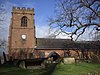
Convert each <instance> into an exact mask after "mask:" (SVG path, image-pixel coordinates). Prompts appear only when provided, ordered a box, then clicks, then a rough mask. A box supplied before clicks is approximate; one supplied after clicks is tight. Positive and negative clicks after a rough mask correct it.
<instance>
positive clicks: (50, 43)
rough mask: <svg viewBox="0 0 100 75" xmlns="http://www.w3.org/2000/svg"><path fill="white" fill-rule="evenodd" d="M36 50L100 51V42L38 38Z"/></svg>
mask: <svg viewBox="0 0 100 75" xmlns="http://www.w3.org/2000/svg"><path fill="white" fill-rule="evenodd" d="M36 49H38V50H41V49H47V50H50V49H62V50H66V49H100V41H97V42H96V41H76V42H75V41H71V40H70V39H54V38H37V47H36Z"/></svg>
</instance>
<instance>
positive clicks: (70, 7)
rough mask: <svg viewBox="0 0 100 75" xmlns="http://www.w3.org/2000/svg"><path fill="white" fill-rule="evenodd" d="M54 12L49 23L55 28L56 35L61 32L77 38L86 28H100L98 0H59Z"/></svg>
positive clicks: (99, 0) (99, 3)
mask: <svg viewBox="0 0 100 75" xmlns="http://www.w3.org/2000/svg"><path fill="white" fill-rule="evenodd" d="M55 13H56V15H55V17H51V18H49V25H50V27H51V28H56V31H55V34H56V35H59V34H60V33H62V32H63V33H65V34H67V35H68V36H69V37H70V38H71V39H72V40H73V38H74V36H75V37H76V38H75V40H77V39H78V37H80V36H81V35H82V34H83V33H85V31H86V29H88V28H90V29H91V30H98V29H99V28H100V0H59V1H58V2H57V6H56V11H55Z"/></svg>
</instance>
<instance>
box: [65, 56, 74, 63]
mask: <svg viewBox="0 0 100 75" xmlns="http://www.w3.org/2000/svg"><path fill="white" fill-rule="evenodd" d="M63 61H64V63H65V64H72V63H75V58H73V57H69V58H63Z"/></svg>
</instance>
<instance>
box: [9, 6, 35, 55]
mask: <svg viewBox="0 0 100 75" xmlns="http://www.w3.org/2000/svg"><path fill="white" fill-rule="evenodd" d="M35 45H36V37H35V23H34V9H30V8H27V9H26V8H25V7H23V8H20V7H17V8H16V7H13V8H12V18H11V22H10V28H9V37H8V52H9V54H11V55H12V54H14V53H15V54H16V53H18V52H19V51H20V50H21V51H24V52H27V53H28V52H32V51H33V50H34V48H35Z"/></svg>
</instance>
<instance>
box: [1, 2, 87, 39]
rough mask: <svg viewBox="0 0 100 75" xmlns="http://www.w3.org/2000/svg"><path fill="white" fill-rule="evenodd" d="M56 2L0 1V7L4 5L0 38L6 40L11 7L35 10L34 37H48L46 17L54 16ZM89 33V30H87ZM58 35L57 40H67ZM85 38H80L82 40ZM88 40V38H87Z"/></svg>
mask: <svg viewBox="0 0 100 75" xmlns="http://www.w3.org/2000/svg"><path fill="white" fill-rule="evenodd" d="M55 4H56V0H0V6H1V5H4V8H5V10H6V14H5V15H4V16H5V21H4V22H3V23H2V27H3V28H4V29H0V36H1V37H0V38H5V39H7V38H8V30H9V25H10V18H11V11H12V7H13V6H16V7H21V8H22V7H26V8H28V7H30V8H34V9H35V26H36V37H38V38H43V37H47V36H48V35H49V26H48V22H47V20H48V17H51V16H54V15H55V13H54V10H55ZM0 16H2V14H0ZM88 31H89V30H88ZM63 35H64V34H62V35H59V36H58V38H67V36H65V35H64V36H63ZM86 36H88V35H87V34H86V35H85V37H82V38H83V39H84V38H85V40H86ZM87 39H88V38H87Z"/></svg>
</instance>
